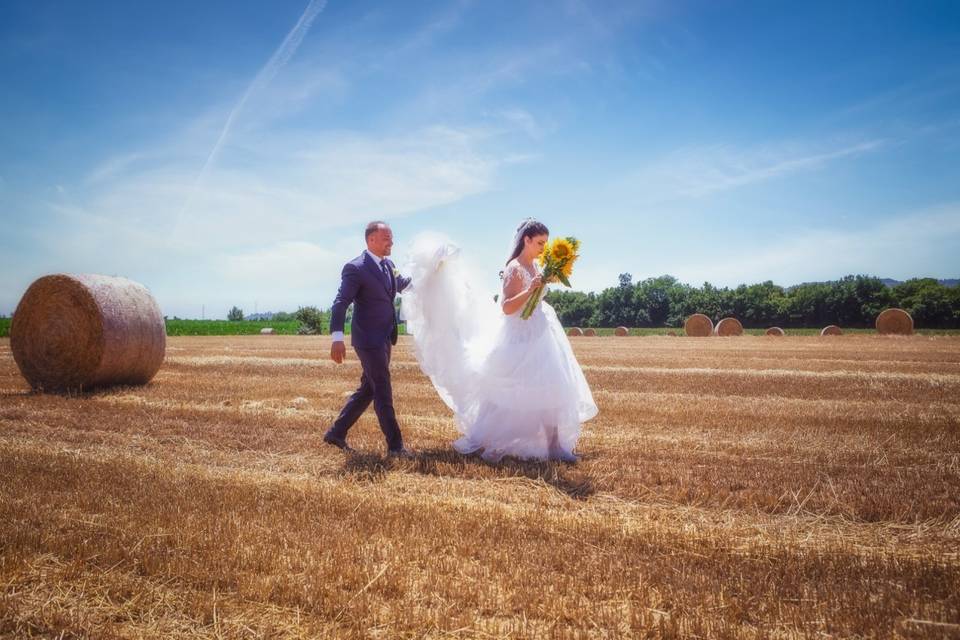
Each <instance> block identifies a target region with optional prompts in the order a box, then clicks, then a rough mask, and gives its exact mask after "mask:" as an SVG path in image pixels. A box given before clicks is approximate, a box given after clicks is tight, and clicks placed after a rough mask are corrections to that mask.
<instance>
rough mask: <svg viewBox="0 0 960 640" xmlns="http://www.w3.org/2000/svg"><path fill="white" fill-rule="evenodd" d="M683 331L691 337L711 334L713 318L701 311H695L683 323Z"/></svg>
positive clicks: (703, 336)
mask: <svg viewBox="0 0 960 640" xmlns="http://www.w3.org/2000/svg"><path fill="white" fill-rule="evenodd" d="M683 331H684V333H686V334H687V335H688V336H690V337H692V338H706V337H708V336H711V335H713V320H711V319H710V318H708V317H707V316H705V315H703V314H702V313H695V314H693V315H692V316H690V317H689V318H687V321H686V322H684V323H683Z"/></svg>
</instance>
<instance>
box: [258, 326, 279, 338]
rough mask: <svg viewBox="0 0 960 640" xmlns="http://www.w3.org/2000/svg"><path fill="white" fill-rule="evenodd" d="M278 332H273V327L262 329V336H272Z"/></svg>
mask: <svg viewBox="0 0 960 640" xmlns="http://www.w3.org/2000/svg"><path fill="white" fill-rule="evenodd" d="M274 333H276V331H274V330H273V327H264V328H263V329H260V335H262V336H272V335H273V334H274Z"/></svg>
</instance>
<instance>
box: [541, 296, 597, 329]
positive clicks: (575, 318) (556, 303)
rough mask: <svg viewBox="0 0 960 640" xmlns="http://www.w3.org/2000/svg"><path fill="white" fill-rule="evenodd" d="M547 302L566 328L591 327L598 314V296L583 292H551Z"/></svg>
mask: <svg viewBox="0 0 960 640" xmlns="http://www.w3.org/2000/svg"><path fill="white" fill-rule="evenodd" d="M546 300H547V302H549V303H550V305H551V306H552V307H553V308H554V310H555V311H556V312H557V316H558V317H559V318H560V324H562V325H564V326H566V327H586V326H590V324H591V321H592V319H593V317H594V315H595V314H596V313H597V296H596V294H594V293H583V292H581V291H562V290H561V291H551V292H550V293H548V294H547V298H546Z"/></svg>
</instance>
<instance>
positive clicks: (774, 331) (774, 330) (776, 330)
mask: <svg viewBox="0 0 960 640" xmlns="http://www.w3.org/2000/svg"><path fill="white" fill-rule="evenodd" d="M765 335H768V336H778V337H782V336H783V335H785V334H784V332H783V329H781V328H780V327H770V328H769V329H767V332H766V334H765Z"/></svg>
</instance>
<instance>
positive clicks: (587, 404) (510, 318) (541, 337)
mask: <svg viewBox="0 0 960 640" xmlns="http://www.w3.org/2000/svg"><path fill="white" fill-rule="evenodd" d="M548 237H549V231H548V230H547V227H546V226H545V225H544V224H543V223H541V222H538V221H536V220H533V219H527V220H524V221H523V223H521V225H520V226H519V227H518V228H517V232H516V235H515V236H514V240H513V248H512V251H511V254H510V257H509V258H508V259H507V263H506V267H505V268H504V270H503V271H502V272H501V280H502V283H501V291H500V294H499V296H498V300H499V303H498V302H495V301H494V300H493V299H491V297H490V296H488V295H486V294H482V293H479V292H477V291H475V290H474V289H473V288H472V287H471V285H470V283H471V281H473V280H474V279H472V278H470V277H469V275H468V273H467V268H466V266H465V265H463V263H462V261H461V260H459V249H458V248H457V247H456V246H454V245H453V244H451V243H449V242H446V241H445V240H444V239H443V238H440V237H437V236H435V235H422V236H420V237H418V238H417V239H416V240H415V241H414V246H413V251H412V252H411V261H410V264H409V266H408V270H407V273H408V275H410V276H411V278H412V281H413V283H414V285H413V287H412V288H410V289H408V290H407V292H405V293H404V296H403V297H404V300H403V309H404V314H405V316H406V320H407V329H408V331H409V332H411V333H412V334H413V338H414V346H415V353H416V356H417V360H418V361H419V363H420V366H421V368H422V369H423V371H424V373H426V374H427V375H428V376H429V377H430V380H431V381H432V382H433V385H434V387H436V389H437V392H438V393H439V394H440V396H441V398H443V400H444V402H446V404H447V406H449V407H450V408H451V409H452V410H453V412H454V416H455V419H456V423H457V428H458V429H459V430H460V432H461V433H462V437H461V438H460V439H459V440H457V441H456V442H454V443H453V446H454V448H455V449H456V450H457V451H459V452H461V453H463V454H470V453H475V452H482V457H483V459H484V460H487V461H490V462H496V461H498V460H500V459H501V458H502V457H504V456H508V455H509V456H515V457H518V458H525V459H536V460H562V461H566V462H575V461H576V460H577V456H576V455H575V454H574V453H573V450H574V447H575V446H576V444H577V438H578V437H579V435H580V425H581V423H583V422H585V421H587V420H589V419H590V418H592V417H594V416H595V415H597V405H596V404H595V403H594V401H593V395H592V394H591V392H590V387H589V386H588V385H587V381H586V379H585V378H584V376H583V371H582V370H581V369H580V365H579V363H578V362H577V359H576V357H575V356H574V355H573V350H572V349H571V348H570V343H569V340H568V338H567V336H566V335H565V333H564V331H563V327H562V326H561V325H560V321H559V319H558V318H557V314H556V312H555V311H554V310H553V308H552V307H551V306H550V305H549V304H547V303H546V302H542V301H541V302H540V303H539V304H538V305H537V307H536V309H535V310H534V312H533V314H532V315H531V316H530V317H529V318H528V319H522V318H521V317H520V314H521V311H522V309H523V307H524V305H525V304H526V302H527V300H528V299H529V298H530V296H531V295H533V292H534V291H535V290H536V289H537V287H538V286H539V285H540V283H541V281H542V278H541V275H540V272H539V270H538V269H537V266H536V263H535V260H536V258H537V256H539V255H540V253H541V252H542V251H543V247H544V245H545V244H546V242H547V239H548Z"/></svg>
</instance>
